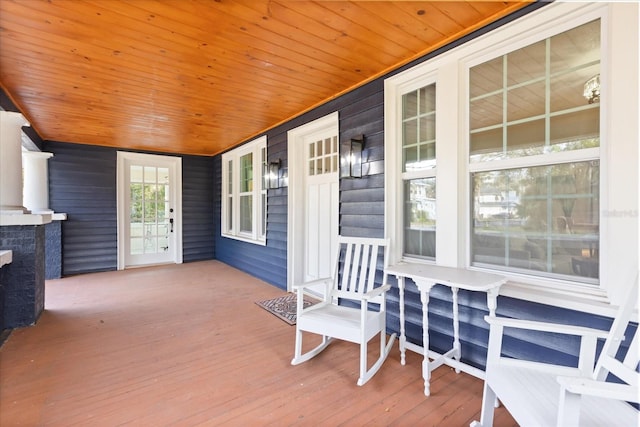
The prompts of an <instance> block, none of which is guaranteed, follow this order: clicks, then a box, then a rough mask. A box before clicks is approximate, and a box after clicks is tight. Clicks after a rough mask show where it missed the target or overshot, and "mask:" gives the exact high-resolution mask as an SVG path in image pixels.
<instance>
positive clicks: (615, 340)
mask: <svg viewBox="0 0 640 427" xmlns="http://www.w3.org/2000/svg"><path fill="white" fill-rule="evenodd" d="M630 285H631V286H630V287H629V289H628V292H627V293H626V295H625V299H624V300H623V303H622V305H621V306H620V307H619V309H618V311H617V314H616V317H615V318H614V321H613V324H612V325H611V329H610V330H609V331H600V330H595V329H590V328H584V327H578V326H569V325H558V324H552V323H541V322H533V321H524V320H515V319H507V318H496V317H489V316H487V317H485V319H486V320H487V322H489V323H490V325H491V329H490V332H489V351H488V357H487V369H486V378H485V384H484V396H483V401H482V412H481V419H480V422H479V423H478V422H477V421H475V422H473V423H471V426H483V427H489V426H492V425H493V411H494V406H495V404H496V403H497V401H496V398H497V399H499V400H500V401H501V402H502V404H503V405H504V406H505V408H506V409H507V410H508V411H509V413H511V415H512V416H513V418H514V419H515V420H516V422H518V424H520V425H521V426H523V427H526V426H562V427H569V426H598V427H602V426H607V427H614V426H621V427H622V426H624V427H631V426H634V427H637V426H639V425H640V412H638V410H637V409H636V408H634V407H633V406H632V405H631V404H629V403H628V402H634V403H636V404H637V403H638V402H639V399H640V391H639V390H638V385H639V383H640V373H638V371H637V369H638V360H639V354H640V349H639V346H640V341H639V339H638V335H640V334H638V332H637V327H636V326H631V327H630V328H629V329H627V327H628V325H629V323H630V319H631V317H632V314H633V312H634V308H635V307H636V306H637V303H638V276H637V273H636V278H635V281H634V282H631V283H630ZM504 328H520V329H529V330H536V331H546V332H555V333H562V334H569V335H576V336H580V337H581V341H580V354H579V360H578V366H577V367H565V366H557V365H550V364H544V363H538V362H531V361H525V360H516V359H513V358H508V357H505V356H503V355H502V335H503V330H504ZM625 334H631V335H632V336H629V335H625ZM598 338H606V341H605V343H604V346H603V348H602V351H601V352H600V356H599V357H598V360H597V363H595V362H596V360H595V358H596V344H597V341H598ZM623 341H626V342H630V346H629V350H628V351H627V354H626V355H625V356H624V358H623V359H622V358H621V359H622V360H618V359H617V358H616V355H617V353H618V349H619V347H620V344H621V342H623ZM594 366H595V369H594ZM609 374H611V375H612V376H615V377H617V378H618V380H619V381H611V380H609V381H607V379H608V376H609Z"/></svg>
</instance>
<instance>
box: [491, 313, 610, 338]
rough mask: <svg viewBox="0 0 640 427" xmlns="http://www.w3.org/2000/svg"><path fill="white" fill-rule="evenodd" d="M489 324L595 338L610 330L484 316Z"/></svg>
mask: <svg viewBox="0 0 640 427" xmlns="http://www.w3.org/2000/svg"><path fill="white" fill-rule="evenodd" d="M484 320H485V321H486V322H487V323H489V325H496V326H503V327H505V328H517V329H528V330H533V331H540V332H554V333H559V334H566V335H578V336H583V337H584V336H591V337H595V338H607V336H608V335H609V331H604V330H601V329H594V328H587V327H585V326H574V325H566V324H562V323H550V322H539V321H536V320H522V319H511V318H508V317H493V316H484Z"/></svg>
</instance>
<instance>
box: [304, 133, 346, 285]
mask: <svg viewBox="0 0 640 427" xmlns="http://www.w3.org/2000/svg"><path fill="white" fill-rule="evenodd" d="M305 145H306V150H305V151H306V152H307V159H306V160H307V161H306V164H307V168H306V173H307V176H306V209H305V212H306V216H307V222H306V230H305V259H304V278H305V281H309V280H315V279H321V278H324V277H329V276H331V264H332V262H333V260H334V257H335V252H336V245H337V240H338V202H339V200H338V198H339V182H338V168H339V159H338V135H336V134H335V133H334V132H331V130H329V131H322V132H319V133H317V134H315V135H310V136H308V137H306V138H305Z"/></svg>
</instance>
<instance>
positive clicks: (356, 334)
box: [291, 236, 396, 385]
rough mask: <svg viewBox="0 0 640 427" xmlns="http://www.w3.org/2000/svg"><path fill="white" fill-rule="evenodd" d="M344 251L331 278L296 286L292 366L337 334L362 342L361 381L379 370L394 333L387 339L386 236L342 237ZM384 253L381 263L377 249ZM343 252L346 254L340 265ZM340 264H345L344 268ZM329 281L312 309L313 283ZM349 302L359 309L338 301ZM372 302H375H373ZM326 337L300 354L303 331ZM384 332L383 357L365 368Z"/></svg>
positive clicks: (359, 383) (347, 339) (359, 380)
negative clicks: (307, 301) (307, 298)
mask: <svg viewBox="0 0 640 427" xmlns="http://www.w3.org/2000/svg"><path fill="white" fill-rule="evenodd" d="M338 241H339V245H340V249H339V250H338V252H337V256H336V259H335V261H334V265H333V269H332V271H333V275H332V277H330V278H327V279H322V280H314V281H312V282H307V283H303V284H300V285H296V286H294V289H295V290H296V291H297V293H298V300H297V301H298V306H297V319H296V344H295V355H294V357H293V360H291V364H292V365H297V364H299V363H302V362H305V361H307V360H309V359H311V358H312V357H314V356H316V355H317V354H319V353H320V352H321V351H322V350H324V349H325V348H326V347H327V346H328V345H329V343H331V341H332V340H333V339H334V338H336V339H340V340H345V341H350V342H353V343H357V344H360V378H358V385H363V384H364V383H366V382H367V381H369V379H371V377H373V375H374V374H375V373H376V372H377V371H378V369H380V366H382V363H383V362H384V361H385V359H386V358H387V356H388V354H389V351H390V350H391V346H392V345H393V341H394V340H395V336H396V334H393V335H391V337H390V339H389V342H388V343H386V338H387V335H386V314H387V313H386V301H385V293H386V291H387V290H389V289H390V285H388V284H387V274H386V272H385V270H386V268H387V262H388V261H387V252H388V240H386V239H369V238H357V237H343V236H340V237H339V238H338ZM380 251H383V252H384V265H383V266H382V268H379V267H378V260H379V258H380V254H379V252H380ZM341 255H342V256H343V260H342V263H340V258H341ZM340 266H342V268H341V269H340ZM376 272H380V273H382V285H380V286H376ZM318 284H324V285H325V292H324V300H323V301H321V302H319V303H317V304H315V305H312V306H310V307H308V308H304V306H303V294H304V292H305V289H307V288H308V287H309V286H314V285H316V286H317V285H318ZM339 299H340V300H350V301H352V302H356V303H358V304H359V305H360V306H359V307H352V306H346V305H339V304H338V300H339ZM370 303H373V304H375V305H377V309H376V307H375V306H370ZM303 332H311V333H314V334H319V335H322V342H321V343H320V344H319V345H318V346H317V347H315V348H313V349H311V350H309V351H308V352H306V353H304V354H303V353H302V334H303ZM377 334H380V356H379V358H378V360H377V361H376V362H375V363H374V364H373V366H371V368H369V369H367V366H368V364H367V343H368V342H369V341H370V340H371V339H372V338H373V337H375V336H376V335H377Z"/></svg>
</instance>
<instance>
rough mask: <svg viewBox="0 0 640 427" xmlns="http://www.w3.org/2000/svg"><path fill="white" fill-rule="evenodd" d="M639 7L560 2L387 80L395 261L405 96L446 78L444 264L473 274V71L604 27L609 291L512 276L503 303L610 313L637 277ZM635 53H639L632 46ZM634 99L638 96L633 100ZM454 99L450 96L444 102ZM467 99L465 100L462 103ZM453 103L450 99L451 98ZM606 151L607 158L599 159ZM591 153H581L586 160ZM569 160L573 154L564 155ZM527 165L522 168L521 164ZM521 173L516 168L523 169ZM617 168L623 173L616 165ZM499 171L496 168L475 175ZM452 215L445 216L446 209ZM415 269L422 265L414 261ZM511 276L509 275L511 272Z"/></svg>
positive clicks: (388, 226)
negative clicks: (536, 45)
mask: <svg viewBox="0 0 640 427" xmlns="http://www.w3.org/2000/svg"><path fill="white" fill-rule="evenodd" d="M639 16H640V13H639V6H638V4H634V3H613V2H611V3H554V4H551V5H548V6H545V7H543V8H541V9H540V10H538V11H535V12H532V13H531V14H529V15H527V16H525V17H522V18H520V19H517V20H515V21H513V22H511V23H509V24H507V25H504V26H502V27H500V28H498V29H496V30H494V31H492V32H490V33H487V34H485V35H483V36H481V37H479V38H477V39H475V40H472V41H470V42H468V43H466V44H464V45H461V46H459V47H457V48H455V49H452V50H450V51H448V52H446V53H444V54H442V55H439V56H438V57H435V58H433V59H431V60H429V61H425V62H424V63H422V64H420V65H417V66H416V67H413V68H411V69H409V70H406V71H404V72H402V73H400V74H397V75H395V76H393V77H391V78H389V79H387V80H386V81H385V235H387V236H388V237H390V239H391V254H390V255H391V262H398V261H400V260H401V259H402V244H401V241H399V239H401V238H402V233H401V232H402V223H401V221H402V210H401V206H402V192H401V191H399V187H398V185H399V184H400V183H401V170H402V169H401V158H399V156H400V150H399V148H398V144H400V141H401V139H400V136H401V129H398V128H399V126H398V125H397V124H398V123H400V122H399V121H398V112H399V108H400V106H401V105H400V100H401V95H402V93H406V92H407V91H408V88H410V87H414V86H418V87H419V86H420V85H421V84H422V83H424V82H429V80H427V76H432V75H433V74H434V73H435V74H437V78H436V84H437V94H442V95H443V96H438V95H436V96H437V100H436V105H437V109H438V110H437V113H436V117H437V124H436V130H437V132H438V133H437V135H436V138H437V141H436V147H437V148H436V155H437V163H438V169H437V171H436V176H437V184H436V185H437V195H436V203H437V213H438V216H437V233H436V257H437V258H436V263H437V264H439V265H448V266H458V267H469V265H470V263H469V240H470V239H469V233H470V225H469V224H470V218H469V217H470V213H469V212H470V209H469V204H470V200H469V191H470V188H469V182H468V181H469V180H468V176H469V166H468V129H467V119H466V118H467V111H466V109H467V103H468V102H467V85H468V82H467V77H466V76H467V74H468V73H467V70H468V68H469V67H471V66H473V65H475V64H478V63H481V62H484V61H485V60H487V59H489V58H494V57H496V56H500V55H502V54H504V53H507V52H509V51H513V50H516V49H518V48H520V47H523V46H526V45H528V44H531V43H533V42H535V41H539V40H542V39H544V38H547V37H549V36H551V35H553V34H557V33H560V32H563V31H566V30H569V29H571V28H573V27H576V26H578V25H580V24H582V23H585V22H588V21H591V20H593V19H597V18H600V19H601V22H602V35H603V37H602V43H601V45H602V51H601V52H602V62H601V81H602V85H603V97H602V99H601V147H600V148H599V149H595V150H596V151H594V152H593V153H589V155H594V156H597V155H599V157H600V160H601V184H600V185H601V191H600V195H601V211H602V212H601V220H600V221H601V222H600V239H601V240H600V245H601V246H600V247H601V251H600V252H601V264H600V265H601V269H600V271H601V275H600V288H594V287H593V286H581V285H575V284H570V283H569V282H566V283H565V282H562V281H558V280H552V279H546V278H544V279H540V278H534V277H532V276H528V275H518V274H512V273H506V275H507V276H508V279H509V282H508V283H507V285H505V286H504V287H503V290H502V291H501V294H504V295H508V296H512V297H517V298H521V299H527V300H531V301H536V302H541V303H545V304H553V305H556V306H562V307H567V308H572V309H579V310H590V311H592V312H601V313H603V314H604V313H608V312H609V309H610V307H609V303H611V302H613V303H614V304H616V303H618V302H619V298H620V292H621V290H622V285H623V283H626V282H628V281H629V280H630V278H629V277H628V276H629V275H630V274H632V273H633V272H634V271H637V268H638V263H639V258H640V251H639V250H638V246H639V245H638V242H639V240H640V236H639V231H640V227H639V221H638V206H639V203H638V201H639V181H640V179H639V174H638V169H639V168H638V167H639V166H640V165H639V164H640V161H639V149H638V145H639V144H638V142H639V140H640V131H639V125H638V116H639V110H640V109H639V104H638V94H639V89H638V72H639V66H638V62H639V60H638V52H639V49H638V38H639V30H638V22H639V21H640V19H639ZM630 45H631V46H630ZM629 92H631V93H633V94H635V96H629V95H628V94H629ZM445 93H446V95H447V97H444V94H445ZM456 94H457V95H456ZM443 98H444V99H443ZM597 151H599V153H598V152H597ZM585 154H586V153H584V152H583V153H582V154H580V157H582V156H584V155H585ZM562 156H567V158H566V159H564V158H563V159H562V160H558V159H556V160H557V161H567V160H570V159H571V156H573V154H571V153H568V154H562ZM513 161H514V162H517V160H513ZM514 164H516V163H514ZM613 165H615V166H613ZM484 167H487V168H491V169H493V168H494V166H493V165H491V166H489V165H474V168H478V169H482V168H484ZM443 206H445V208H443ZM411 261H415V260H411ZM501 273H502V274H505V273H504V272H501Z"/></svg>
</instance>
